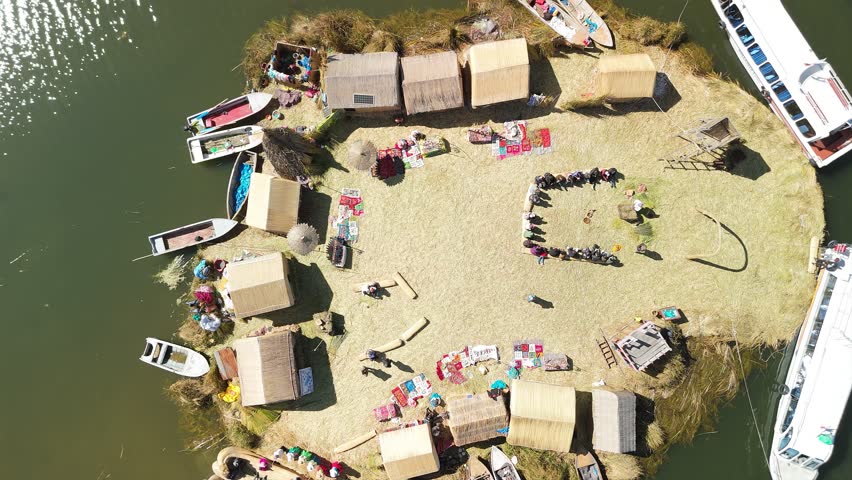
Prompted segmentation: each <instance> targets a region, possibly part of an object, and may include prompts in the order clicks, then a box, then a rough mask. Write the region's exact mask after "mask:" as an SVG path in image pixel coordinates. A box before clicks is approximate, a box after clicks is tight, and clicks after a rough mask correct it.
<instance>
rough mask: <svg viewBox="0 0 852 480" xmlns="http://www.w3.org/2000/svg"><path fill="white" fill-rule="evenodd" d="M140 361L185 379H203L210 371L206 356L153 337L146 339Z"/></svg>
mask: <svg viewBox="0 0 852 480" xmlns="http://www.w3.org/2000/svg"><path fill="white" fill-rule="evenodd" d="M139 360H142V361H143V362H145V363H149V364H151V365H153V366H155V367H159V368H162V369H163V370H168V371H170V372H172V373H177V374H178V375H183V376H184V377H201V376H204V374H206V373H207V372H209V371H210V364H209V363H208V362H207V359H206V358H204V355H202V354H200V353H198V352H196V351H195V350H193V349H191V348H187V347H181V346H180V345H175V344H174V343H169V342H166V341H163V340H159V339H156V338H151V337H148V338H146V339H145V350H144V351H143V352H142V356H141V357H139Z"/></svg>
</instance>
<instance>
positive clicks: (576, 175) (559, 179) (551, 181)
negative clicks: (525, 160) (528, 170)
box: [535, 167, 618, 190]
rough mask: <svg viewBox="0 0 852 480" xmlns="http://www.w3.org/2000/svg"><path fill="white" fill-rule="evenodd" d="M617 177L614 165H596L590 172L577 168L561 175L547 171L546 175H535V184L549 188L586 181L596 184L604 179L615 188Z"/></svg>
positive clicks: (545, 188)
mask: <svg viewBox="0 0 852 480" xmlns="http://www.w3.org/2000/svg"><path fill="white" fill-rule="evenodd" d="M617 177H618V170H616V169H615V168H614V167H610V168H604V169H600V168H598V167H595V168H593V169H591V170H589V171H588V172H583V171H581V170H577V171H575V172H565V173H562V174H559V175H553V174H552V173H550V172H547V173H545V174H544V175H539V176H537V177H535V185H536V187H538V188H540V189H542V190H547V189H550V188H565V187H574V186H578V187H579V186H581V185H582V184H583V183H586V182H588V183H589V184H591V185H592V186H595V185H597V184H598V183H600V182H601V180H603V181H605V182H609V184H610V186H612V187H613V188H615V182H616V180H617Z"/></svg>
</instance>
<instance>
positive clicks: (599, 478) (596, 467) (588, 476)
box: [574, 452, 603, 480]
mask: <svg viewBox="0 0 852 480" xmlns="http://www.w3.org/2000/svg"><path fill="white" fill-rule="evenodd" d="M574 466H575V467H576V468H577V474H578V475H579V476H580V480H603V474H602V473H601V466H600V464H598V460H597V459H596V458H595V456H594V455H592V454H591V452H586V453H583V454H577V456H576V457H575V458H574Z"/></svg>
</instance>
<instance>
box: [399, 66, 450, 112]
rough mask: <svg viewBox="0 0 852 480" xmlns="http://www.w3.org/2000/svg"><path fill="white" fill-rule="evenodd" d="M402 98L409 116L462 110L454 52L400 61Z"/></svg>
mask: <svg viewBox="0 0 852 480" xmlns="http://www.w3.org/2000/svg"><path fill="white" fill-rule="evenodd" d="M400 64H401V66H402V95H403V98H404V99H405V111H406V113H408V114H409V115H414V114H415V113H423V112H439V111H442V110H450V109H453V108H461V107H463V106H464V91H463V89H462V78H461V70H460V69H459V60H458V57H457V56H456V53H455V52H440V53H432V54H429V55H418V56H414V57H403V58H401V59H400Z"/></svg>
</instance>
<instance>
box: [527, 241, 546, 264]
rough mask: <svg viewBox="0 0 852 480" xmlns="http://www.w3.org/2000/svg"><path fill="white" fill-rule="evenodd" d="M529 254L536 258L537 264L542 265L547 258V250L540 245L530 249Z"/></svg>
mask: <svg viewBox="0 0 852 480" xmlns="http://www.w3.org/2000/svg"><path fill="white" fill-rule="evenodd" d="M530 253H531V254H533V255H535V256H536V257H538V260H537V261H538V264H539V265H544V259H545V258H547V249H545V248H544V247H542V246H541V245H536V246H534V247H532V248H530Z"/></svg>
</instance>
